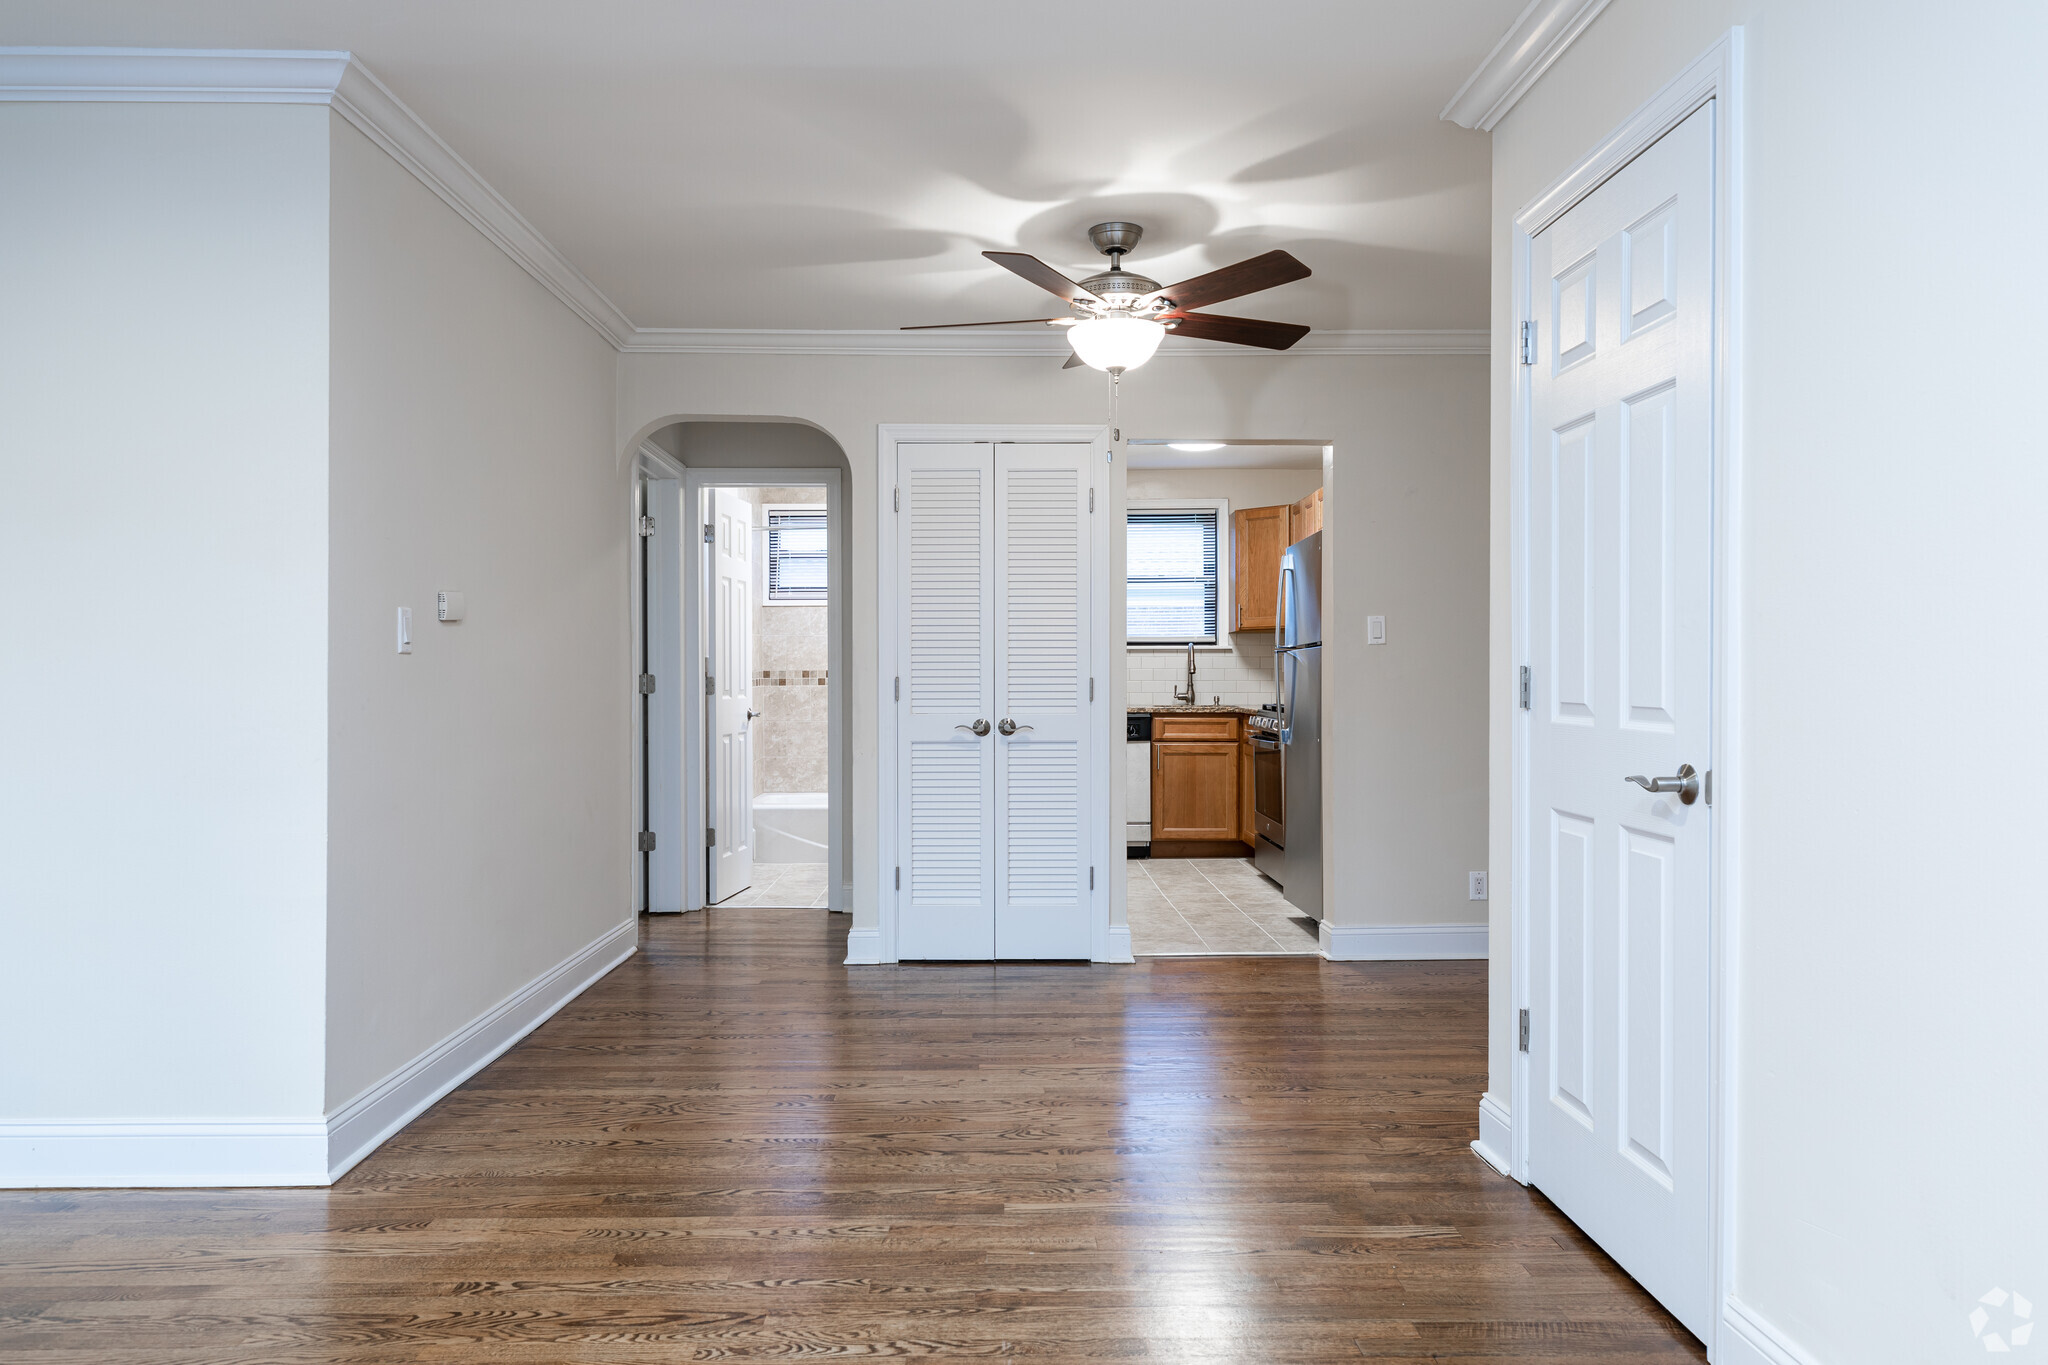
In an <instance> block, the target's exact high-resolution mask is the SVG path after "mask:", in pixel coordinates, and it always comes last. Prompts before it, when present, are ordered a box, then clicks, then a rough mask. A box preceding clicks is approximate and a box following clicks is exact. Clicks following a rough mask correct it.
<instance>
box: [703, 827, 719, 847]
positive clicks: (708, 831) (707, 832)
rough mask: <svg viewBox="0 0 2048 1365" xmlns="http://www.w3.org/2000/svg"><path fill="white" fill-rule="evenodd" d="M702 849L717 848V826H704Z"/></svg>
mask: <svg viewBox="0 0 2048 1365" xmlns="http://www.w3.org/2000/svg"><path fill="white" fill-rule="evenodd" d="M704 847H706V848H717V847H718V826H716V825H706V826H705V827H704Z"/></svg>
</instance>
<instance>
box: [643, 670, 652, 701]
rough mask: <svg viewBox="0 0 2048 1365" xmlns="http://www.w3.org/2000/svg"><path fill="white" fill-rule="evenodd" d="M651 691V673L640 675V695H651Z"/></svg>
mask: <svg viewBox="0 0 2048 1365" xmlns="http://www.w3.org/2000/svg"><path fill="white" fill-rule="evenodd" d="M653 691H654V675H653V674H652V673H642V674H641V675H640V695H641V696H643V697H644V696H647V695H648V694H650V693H652V692H653Z"/></svg>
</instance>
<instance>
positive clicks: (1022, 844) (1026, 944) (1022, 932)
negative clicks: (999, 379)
mask: <svg viewBox="0 0 2048 1365" xmlns="http://www.w3.org/2000/svg"><path fill="white" fill-rule="evenodd" d="M995 472H996V518H995V527H996V563H997V566H998V570H999V572H1000V580H1001V581H1000V582H999V583H998V585H997V587H996V630H995V647H996V667H995V673H996V703H997V711H998V712H999V716H998V724H997V729H996V734H995V736H994V739H995V746H996V772H995V785H996V814H997V826H996V833H995V847H996V867H995V887H996V897H995V900H996V916H995V923H996V956H997V957H999V958H1034V957H1038V958H1075V957H1079V958H1085V957H1088V956H1089V955H1090V943H1089V909H1090V905H1091V902H1092V900H1093V897H1092V896H1091V895H1090V894H1089V886H1088V880H1089V869H1088V856H1089V855H1088V847H1089V844H1090V842H1091V841H1090V839H1089V837H1088V835H1089V831H1090V830H1091V829H1092V828H1093V826H1092V823H1091V814H1090V811H1091V807H1092V804H1093V803H1092V801H1091V800H1090V797H1091V795H1092V793H1091V792H1090V791H1089V784H1088V782H1087V780H1086V779H1087V774H1088V771H1089V767H1088V761H1087V760H1088V755H1089V748H1090V746H1089V742H1088V741H1089V717H1090V712H1091V710H1092V708H1091V707H1090V705H1089V701H1088V620H1089V610H1088V608H1089V602H1088V587H1089V584H1088V516H1089V512H1088V447H1087V446H1085V445H998V446H997V447H996V448H995ZM1003 721H1008V722H1011V723H1012V724H1014V725H1015V727H1016V730H1015V733H1013V734H1009V735H1005V734H1004V733H1003V730H1004V729H1005V728H1006V727H1005V726H1004V725H1003V724H1002V722H1003Z"/></svg>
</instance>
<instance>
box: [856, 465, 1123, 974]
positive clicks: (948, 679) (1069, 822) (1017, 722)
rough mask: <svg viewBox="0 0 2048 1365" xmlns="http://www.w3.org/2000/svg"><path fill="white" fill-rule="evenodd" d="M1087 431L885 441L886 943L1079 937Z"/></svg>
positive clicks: (1090, 825)
mask: <svg viewBox="0 0 2048 1365" xmlns="http://www.w3.org/2000/svg"><path fill="white" fill-rule="evenodd" d="M1090 450H1091V447H1090V446H1089V445H1087V444H1085V443H1070V444H1060V443H1046V444H1023V443H1002V444H997V443H993V442H976V443H959V444H936V443H934V444H921V443H905V444H902V445H900V446H899V447H898V448H897V460H896V485H895V487H896V489H897V494H896V496H897V498H898V499H900V504H899V507H898V510H896V511H895V513H894V515H895V516H896V518H897V521H898V527H897V537H896V563H895V566H894V575H893V578H894V581H893V584H892V587H893V590H894V593H895V598H896V602H897V606H898V612H899V613H900V615H899V617H898V621H899V624H898V626H897V629H896V640H895V655H896V665H897V668H896V676H897V677H900V679H901V687H902V694H901V698H900V700H898V701H896V702H895V705H894V710H895V712H896V720H897V725H896V736H897V742H896V749H897V753H896V770H897V771H896V777H897V781H896V790H897V798H896V800H897V810H896V831H897V844H898V850H899V857H898V865H899V866H900V868H901V885H900V886H892V887H891V888H890V890H891V893H892V894H893V896H894V898H895V906H896V949H897V956H899V957H902V958H927V959H955V960H990V959H995V958H1082V959H1085V958H1088V957H1090V956H1092V954H1093V952H1094V934H1095V927H1096V926H1095V924H1094V920H1095V918H1096V917H1097V915H1098V914H1099V912H1100V910H1101V907H1102V905H1103V904H1104V902H1103V901H1102V900H1101V899H1100V898H1099V896H1098V894H1097V892H1096V891H1095V888H1094V887H1093V886H1092V885H1091V884H1090V883H1091V880H1092V878H1091V867H1092V857H1093V854H1092V850H1093V849H1094V847H1095V845H1096V842H1097V841H1096V839H1095V833H1096V831H1095V825H1096V823H1098V821H1097V816H1096V811H1097V804H1098V798H1096V797H1095V796H1094V794H1093V793H1092V791H1091V788H1092V787H1093V786H1094V785H1096V784H1095V783H1094V782H1092V781H1091V778H1092V776H1093V775H1094V766H1093V765H1094V761H1095V759H1096V757H1097V755H1096V752H1095V751H1096V748H1097V747H1098V739H1097V736H1096V735H1095V730H1096V729H1098V728H1100V727H1099V725H1098V724H1097V721H1098V719H1099V718H1098V716H1097V715H1096V712H1097V709H1098V708H1097V706H1096V704H1095V703H1094V702H1093V700H1092V699H1091V696H1090V692H1091V688H1090V682H1089V679H1090V676H1091V674H1090V668H1091V666H1092V662H1093V659H1092V649H1091V646H1092V644H1093V640H1092V620H1093V616H1092V607H1093V602H1092V596H1091V593H1092V585H1091V583H1090V580H1089V561H1090V544H1091V536H1092V527H1091V525H1090V522H1089V518H1090V516H1091V515H1092V514H1091V511H1090V473H1091V464H1090V460H1089V455H1090ZM1006 730H1007V731H1008V733H1005V731H1006Z"/></svg>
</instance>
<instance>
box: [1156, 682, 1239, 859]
mask: <svg viewBox="0 0 2048 1365" xmlns="http://www.w3.org/2000/svg"><path fill="white" fill-rule="evenodd" d="M1243 748H1244V744H1243V722H1242V720H1241V719H1240V718H1239V717H1237V716H1235V715H1214V714H1211V715H1193V716H1175V715H1167V714H1161V713H1159V712H1154V713H1153V716H1152V845H1153V848H1154V850H1155V852H1157V851H1158V850H1159V848H1160V846H1161V845H1172V844H1235V843H1238V842H1240V840H1241V839H1242V837H1243V835H1242V830H1243V820H1244V815H1243V806H1244V802H1243V796H1242V793H1243V785H1242V782H1241V774H1242V767H1243ZM1167 856H1171V855H1170V854H1169V855H1167Z"/></svg>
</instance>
